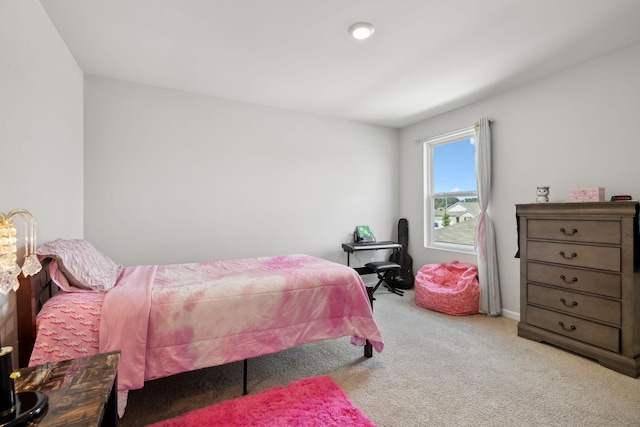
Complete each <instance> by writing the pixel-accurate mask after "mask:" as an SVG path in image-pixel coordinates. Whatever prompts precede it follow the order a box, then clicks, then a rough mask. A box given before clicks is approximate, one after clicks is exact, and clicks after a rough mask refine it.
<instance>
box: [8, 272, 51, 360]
mask: <svg viewBox="0 0 640 427" xmlns="http://www.w3.org/2000/svg"><path fill="white" fill-rule="evenodd" d="M49 262H50V260H44V261H43V265H42V270H41V271H40V272H39V273H38V274H36V275H35V276H31V277H24V276H23V275H22V273H20V275H19V276H18V281H19V282H20V288H18V290H17V291H16V304H17V307H18V308H17V312H18V365H19V367H21V368H24V367H26V366H28V365H29V358H30V357H31V352H32V351H33V346H34V344H35V342H36V315H37V314H38V312H39V311H40V309H41V308H42V305H43V304H44V303H45V302H47V300H48V299H49V298H51V297H52V296H54V295H55V294H56V293H58V286H57V285H55V284H54V283H53V281H52V280H51V277H50V276H49V269H48V268H47V265H48V264H49Z"/></svg>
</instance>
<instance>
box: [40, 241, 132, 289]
mask: <svg viewBox="0 0 640 427" xmlns="http://www.w3.org/2000/svg"><path fill="white" fill-rule="evenodd" d="M36 253H37V254H38V258H40V259H41V260H42V259H44V258H52V259H53V260H55V261H56V262H57V264H56V266H54V267H53V270H56V267H57V269H59V272H58V273H57V274H56V276H57V277H55V278H54V274H53V271H51V268H50V272H51V273H52V275H51V276H52V279H54V281H56V283H57V284H58V286H60V287H61V288H62V289H64V287H66V284H65V283H64V279H62V278H61V276H64V278H66V280H67V282H68V284H69V285H71V286H73V287H76V288H80V289H90V290H93V291H101V292H106V291H108V290H109V289H111V288H113V287H114V286H115V285H116V282H117V281H118V278H119V277H120V273H122V269H123V266H122V265H120V264H116V263H115V262H114V261H113V260H112V259H111V258H109V257H108V256H106V255H105V254H103V253H102V252H100V251H98V250H97V249H96V248H95V247H94V246H93V245H92V244H91V243H89V242H87V241H86V240H81V239H72V240H64V239H57V240H54V241H53V242H47V243H44V244H43V245H40V246H39V247H38V249H37V250H36ZM60 273H62V274H60ZM63 286H64V287H63Z"/></svg>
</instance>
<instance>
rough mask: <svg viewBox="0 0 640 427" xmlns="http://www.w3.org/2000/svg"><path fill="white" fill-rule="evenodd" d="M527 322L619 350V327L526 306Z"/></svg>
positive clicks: (610, 349)
mask: <svg viewBox="0 0 640 427" xmlns="http://www.w3.org/2000/svg"><path fill="white" fill-rule="evenodd" d="M527 323H528V324H530V325H533V326H536V327H538V328H541V329H545V330H547V331H550V332H553V333H556V334H560V335H564V336H565V337H569V338H573V339H575V340H578V341H582V342H585V343H587V344H590V345H594V346H596V347H600V348H604V349H605V350H609V351H613V352H619V351H620V329H618V328H614V327H612V326H607V325H602V324H600V323H596V322H590V321H588V320H583V319H578V318H577V317H572V316H569V315H565V314H562V313H556V312H555V311H550V310H544V309H542V308H538V307H533V306H527Z"/></svg>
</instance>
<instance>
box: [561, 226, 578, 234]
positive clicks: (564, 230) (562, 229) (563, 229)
mask: <svg viewBox="0 0 640 427" xmlns="http://www.w3.org/2000/svg"><path fill="white" fill-rule="evenodd" d="M560 232H561V233H562V234H564V235H565V236H573V235H574V234H576V233H577V232H578V230H577V229H575V228H572V229H571V231H570V232H568V231H567V230H566V229H565V228H564V227H562V228H561V229H560Z"/></svg>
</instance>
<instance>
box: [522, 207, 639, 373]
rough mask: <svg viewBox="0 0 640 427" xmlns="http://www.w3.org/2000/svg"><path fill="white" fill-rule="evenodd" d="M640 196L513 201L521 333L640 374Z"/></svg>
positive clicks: (603, 363) (615, 368)
mask: <svg viewBox="0 0 640 427" xmlns="http://www.w3.org/2000/svg"><path fill="white" fill-rule="evenodd" d="M638 209H639V205H638V203H637V202H599V203H535V204H523V205H517V206H516V214H517V217H518V231H519V248H520V322H519V323H518V335H519V336H521V337H524V338H529V339H532V340H535V341H540V342H543V341H544V342H547V343H550V344H553V345H555V346H558V347H562V348H564V349H567V350H570V351H573V352H575V353H578V354H582V355H584V356H586V357H589V358H592V359H595V360H597V361H598V362H599V363H600V364H602V365H603V366H606V367H609V368H611V369H614V370H616V371H618V372H621V373H623V374H625V375H629V376H632V377H638V376H640V269H639V264H640V263H639V261H640V257H639V253H638V251H639V250H640V247H639V245H640V239H639V238H638Z"/></svg>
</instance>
